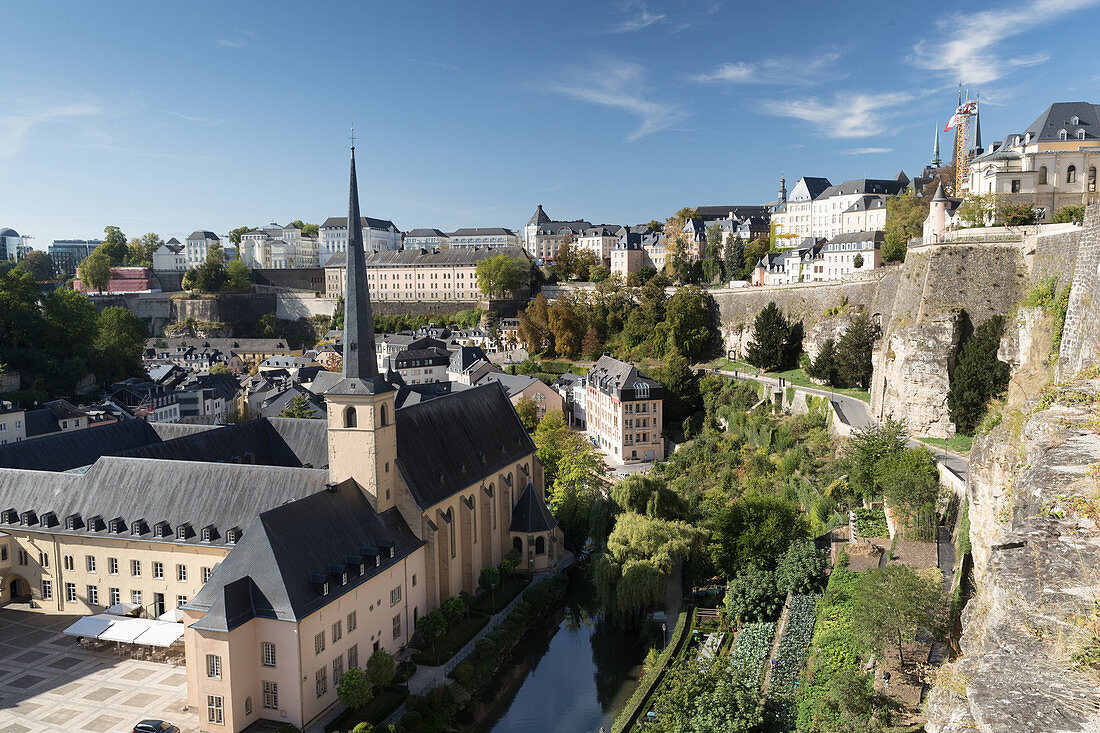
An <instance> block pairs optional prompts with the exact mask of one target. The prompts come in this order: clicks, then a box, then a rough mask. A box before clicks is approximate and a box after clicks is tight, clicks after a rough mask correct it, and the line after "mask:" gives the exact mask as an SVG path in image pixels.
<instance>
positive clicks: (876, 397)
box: [871, 314, 959, 438]
mask: <svg viewBox="0 0 1100 733" xmlns="http://www.w3.org/2000/svg"><path fill="white" fill-rule="evenodd" d="M958 343H959V329H958V323H957V319H956V317H955V316H954V315H952V314H944V315H937V316H932V317H929V318H927V319H925V320H923V321H919V322H915V323H910V324H907V325H905V326H903V327H898V328H894V329H893V330H892V331H891V333H890V334H889V335H888V336H887V337H886V339H885V343H883V344H882V345H881V346H880V347H879V349H878V351H877V353H876V355H875V357H874V362H875V365H876V369H875V373H874V384H873V385H872V389H871V411H872V412H873V413H874V414H875V415H876V416H879V417H880V418H886V417H893V418H895V419H899V420H905V421H906V422H907V423H908V424H909V430H910V432H911V433H912V434H913V435H926V436H929V437H932V438H950V437H951V436H953V435H954V434H955V424H954V423H953V422H951V417H950V415H949V414H948V411H947V392H948V390H950V388H951V370H952V368H953V367H954V361H955V350H956V348H957V347H958ZM880 365H881V366H880Z"/></svg>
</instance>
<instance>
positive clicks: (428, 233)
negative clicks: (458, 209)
mask: <svg viewBox="0 0 1100 733" xmlns="http://www.w3.org/2000/svg"><path fill="white" fill-rule="evenodd" d="M405 236H406V237H443V238H444V239H446V238H447V235H446V234H444V233H443V232H442V231H440V230H439V229H413V230H412V231H410V232H406V233H405Z"/></svg>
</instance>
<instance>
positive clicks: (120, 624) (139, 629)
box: [99, 616, 154, 643]
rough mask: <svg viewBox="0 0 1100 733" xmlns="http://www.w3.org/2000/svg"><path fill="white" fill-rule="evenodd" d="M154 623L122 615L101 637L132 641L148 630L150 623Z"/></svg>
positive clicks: (106, 639)
mask: <svg viewBox="0 0 1100 733" xmlns="http://www.w3.org/2000/svg"><path fill="white" fill-rule="evenodd" d="M153 623H154V622H153V621H147V620H145V619H140V618H126V617H125V616H120V617H119V618H118V619H117V620H115V622H114V623H112V624H111V628H109V629H107V630H106V631H104V632H103V633H102V634H100V635H99V638H100V640H102V641H125V642H127V643H132V642H134V641H135V640H136V639H137V638H138V637H139V636H141V635H142V633H144V632H145V631H148V630H149V627H150V625H151V624H153Z"/></svg>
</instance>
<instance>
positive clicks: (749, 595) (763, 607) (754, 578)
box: [726, 563, 782, 624]
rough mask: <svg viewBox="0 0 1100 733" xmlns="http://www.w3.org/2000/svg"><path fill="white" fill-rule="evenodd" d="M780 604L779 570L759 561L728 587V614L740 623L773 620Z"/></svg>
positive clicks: (748, 566) (744, 569)
mask: <svg viewBox="0 0 1100 733" xmlns="http://www.w3.org/2000/svg"><path fill="white" fill-rule="evenodd" d="M780 606H782V602H781V601H780V600H779V591H778V590H777V589H776V585H775V573H774V572H773V571H771V570H768V569H767V568H764V567H761V566H760V565H758V564H757V563H749V564H748V565H746V566H745V567H744V568H743V569H742V570H741V572H739V573H738V574H737V577H735V578H734V579H733V580H732V581H731V582H730V584H729V586H728V587H727V588H726V614H727V615H728V616H729V617H730V618H733V619H737V622H738V623H741V624H749V623H756V622H758V621H770V620H771V619H774V618H775V617H776V615H777V614H778V613H779V608H780Z"/></svg>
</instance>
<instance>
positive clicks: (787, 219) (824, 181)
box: [772, 176, 833, 241]
mask: <svg viewBox="0 0 1100 733" xmlns="http://www.w3.org/2000/svg"><path fill="white" fill-rule="evenodd" d="M832 185H833V184H831V183H829V179H828V178H815V177H806V176H803V177H802V178H799V179H798V183H796V184H795V185H794V188H792V189H791V192H790V194H789V195H788V196H787V198H786V200H785V201H783V202H781V203H780V204H779V206H778V207H777V208H776V210H775V213H773V214H772V221H774V222H775V230H776V233H777V234H797V235H798V236H799V237H811V236H813V202H814V200H815V199H817V197H818V196H820V195H821V194H822V192H824V191H825V190H826V189H828V188H829V187H830V186H832ZM781 190H782V189H781ZM781 195H782V194H781ZM790 241H797V240H790Z"/></svg>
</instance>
